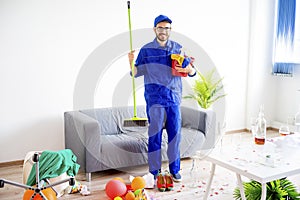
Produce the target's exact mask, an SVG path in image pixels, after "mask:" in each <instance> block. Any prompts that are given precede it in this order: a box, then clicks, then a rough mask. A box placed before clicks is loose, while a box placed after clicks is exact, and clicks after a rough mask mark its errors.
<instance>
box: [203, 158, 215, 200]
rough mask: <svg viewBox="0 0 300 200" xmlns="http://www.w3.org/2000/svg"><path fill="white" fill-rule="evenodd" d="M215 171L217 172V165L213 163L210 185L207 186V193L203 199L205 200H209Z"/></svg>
mask: <svg viewBox="0 0 300 200" xmlns="http://www.w3.org/2000/svg"><path fill="white" fill-rule="evenodd" d="M215 170H216V164H214V163H212V165H211V171H210V177H209V179H208V183H207V186H206V191H205V194H204V197H203V199H204V200H207V198H208V195H209V191H210V187H211V183H212V180H213V177H214V175H215Z"/></svg>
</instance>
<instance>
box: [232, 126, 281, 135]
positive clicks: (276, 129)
mask: <svg viewBox="0 0 300 200" xmlns="http://www.w3.org/2000/svg"><path fill="white" fill-rule="evenodd" d="M267 131H279V129H278V128H274V127H267ZM241 132H246V133H251V130H249V129H247V128H244V129H239V130H231V131H226V134H234V133H241Z"/></svg>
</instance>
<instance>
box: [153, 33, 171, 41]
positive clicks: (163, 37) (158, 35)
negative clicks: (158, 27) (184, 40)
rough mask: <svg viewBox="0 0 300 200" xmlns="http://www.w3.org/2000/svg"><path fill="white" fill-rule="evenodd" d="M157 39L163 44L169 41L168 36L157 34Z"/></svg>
mask: <svg viewBox="0 0 300 200" xmlns="http://www.w3.org/2000/svg"><path fill="white" fill-rule="evenodd" d="M156 37H157V39H158V40H159V41H161V42H165V41H167V40H168V39H169V36H168V35H167V34H162V33H161V34H157V35H156Z"/></svg>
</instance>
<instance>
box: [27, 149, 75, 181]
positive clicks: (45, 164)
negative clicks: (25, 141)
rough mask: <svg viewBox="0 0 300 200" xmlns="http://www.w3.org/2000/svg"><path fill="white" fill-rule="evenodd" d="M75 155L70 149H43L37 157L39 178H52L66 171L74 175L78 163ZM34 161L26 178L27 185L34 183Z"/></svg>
mask: <svg viewBox="0 0 300 200" xmlns="http://www.w3.org/2000/svg"><path fill="white" fill-rule="evenodd" d="M76 161H77V157H76V156H75V155H74V154H73V152H72V150H70V149H64V150H61V151H56V152H55V151H43V152H42V154H41V156H40V157H39V176H40V177H39V179H40V180H43V179H47V178H54V177H57V176H60V175H61V174H63V173H65V172H67V174H68V175H69V176H75V175H76V174H77V173H78V170H79V167H80V165H79V164H77V163H76ZM35 166H36V163H34V165H33V166H32V169H31V171H30V174H29V176H28V179H27V183H26V184H27V185H30V186H33V185H35V184H36V171H35Z"/></svg>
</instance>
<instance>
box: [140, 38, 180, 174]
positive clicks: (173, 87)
mask: <svg viewBox="0 0 300 200" xmlns="http://www.w3.org/2000/svg"><path fill="white" fill-rule="evenodd" d="M181 48H182V46H181V45H180V44H178V43H176V42H174V41H171V40H168V41H167V44H166V46H165V47H161V46H160V45H159V43H158V42H157V40H156V39H154V40H153V41H152V42H150V43H148V44H146V45H145V46H143V47H142V48H141V50H140V52H139V54H138V57H137V59H136V62H135V66H136V67H137V74H136V77H139V76H144V87H145V93H144V97H145V100H146V105H147V106H146V111H147V117H148V120H149V129H148V136H149V139H148V164H149V171H150V172H151V173H152V174H154V175H155V174H157V173H158V170H159V169H160V168H161V160H162V159H161V142H162V131H163V128H165V129H166V131H167V134H168V150H167V155H168V159H169V170H170V173H172V174H177V173H178V172H179V170H180V147H179V146H180V140H181V113H180V103H181V96H182V81H181V77H179V76H173V75H172V73H171V64H172V61H171V54H180V51H181V50H180V49H181Z"/></svg>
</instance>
